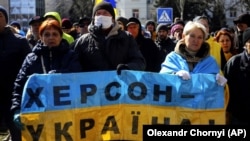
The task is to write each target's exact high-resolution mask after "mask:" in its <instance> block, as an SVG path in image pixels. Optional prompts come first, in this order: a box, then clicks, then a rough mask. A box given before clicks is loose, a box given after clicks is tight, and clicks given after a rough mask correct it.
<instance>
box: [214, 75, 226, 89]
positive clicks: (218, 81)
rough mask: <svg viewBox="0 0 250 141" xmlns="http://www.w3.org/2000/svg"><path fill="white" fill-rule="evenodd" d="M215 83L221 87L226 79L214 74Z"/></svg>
mask: <svg viewBox="0 0 250 141" xmlns="http://www.w3.org/2000/svg"><path fill="white" fill-rule="evenodd" d="M216 81H217V83H218V85H220V86H223V87H224V86H225V85H226V83H227V79H226V78H225V77H224V76H222V75H220V74H219V73H217V74H216Z"/></svg>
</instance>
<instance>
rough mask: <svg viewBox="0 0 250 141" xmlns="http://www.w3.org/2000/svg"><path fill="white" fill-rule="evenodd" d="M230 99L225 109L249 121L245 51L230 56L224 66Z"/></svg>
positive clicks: (249, 69) (249, 66)
mask: <svg viewBox="0 0 250 141" xmlns="http://www.w3.org/2000/svg"><path fill="white" fill-rule="evenodd" d="M224 75H225V77H226V78H227V80H228V82H227V84H228V87H229V93H230V96H229V97H230V99H229V103H228V107H227V111H228V112H230V113H231V114H232V115H233V116H234V117H236V118H237V119H239V120H241V121H244V122H248V124H249V123H250V122H249V120H250V116H249V113H250V89H249V86H250V55H247V53H246V51H243V52H242V53H240V54H237V55H235V56H233V57H231V58H230V59H229V60H228V62H227V64H226V65H225V68H224Z"/></svg>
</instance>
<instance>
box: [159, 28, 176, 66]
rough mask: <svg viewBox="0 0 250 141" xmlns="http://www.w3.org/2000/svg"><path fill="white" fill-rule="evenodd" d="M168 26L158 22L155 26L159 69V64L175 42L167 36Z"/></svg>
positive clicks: (172, 48)
mask: <svg viewBox="0 0 250 141" xmlns="http://www.w3.org/2000/svg"><path fill="white" fill-rule="evenodd" d="M169 28H170V27H168V26H167V25H166V24H159V25H158V26H157V28H156V34H157V38H156V40H155V44H156V46H157V47H158V49H159V51H160V55H159V57H160V59H159V62H158V63H159V65H158V67H159V70H160V69H161V64H162V63H163V61H164V60H165V58H166V56H167V55H168V54H169V53H170V52H171V51H174V48H175V45H176V43H174V41H173V40H171V39H170V38H169V36H168V32H169Z"/></svg>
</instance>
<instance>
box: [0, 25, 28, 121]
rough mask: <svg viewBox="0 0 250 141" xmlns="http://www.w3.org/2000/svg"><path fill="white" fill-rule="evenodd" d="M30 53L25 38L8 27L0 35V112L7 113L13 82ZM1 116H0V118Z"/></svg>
mask: <svg viewBox="0 0 250 141" xmlns="http://www.w3.org/2000/svg"><path fill="white" fill-rule="evenodd" d="M30 52H31V49H30V46H29V44H28V41H27V40H26V38H24V37H22V36H20V35H18V34H14V33H13V32H12V31H11V29H10V28H9V27H5V29H4V30H3V31H2V32H1V33H0V66H1V69H0V94H1V98H0V110H1V112H9V111H10V107H11V99H12V91H13V87H14V81H15V78H16V76H17V73H18V71H19V69H20V68H21V66H22V63H23V60H24V59H25V57H26V55H27V54H28V53H30ZM1 116H2V115H0V117H1Z"/></svg>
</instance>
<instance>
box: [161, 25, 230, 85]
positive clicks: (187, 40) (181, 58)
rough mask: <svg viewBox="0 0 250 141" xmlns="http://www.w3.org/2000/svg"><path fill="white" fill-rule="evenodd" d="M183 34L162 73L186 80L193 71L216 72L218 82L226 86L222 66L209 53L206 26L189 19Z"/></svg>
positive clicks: (164, 63) (164, 64) (166, 61)
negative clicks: (221, 71)
mask: <svg viewBox="0 0 250 141" xmlns="http://www.w3.org/2000/svg"><path fill="white" fill-rule="evenodd" d="M182 36H183V38H182V39H181V40H179V41H178V42H177V44H176V46H175V49H174V51H173V52H171V53H169V54H168V55H167V56H166V59H165V61H164V62H163V63H162V68H161V70H160V73H170V74H176V75H178V76H180V77H181V78H182V79H184V80H189V79H191V75H190V74H193V73H208V74H215V75H216V79H217V82H218V84H219V85H222V86H224V85H225V84H226V79H225V78H224V77H223V76H221V75H220V74H219V73H220V68H219V66H218V64H217V63H216V60H215V59H214V58H213V57H212V56H210V54H209V50H210V46H209V44H208V43H207V42H206V37H207V32H206V29H205V27H204V26H203V25H202V24H200V23H198V22H192V21H189V22H188V23H187V24H186V25H185V27H184V29H183V35H182Z"/></svg>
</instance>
